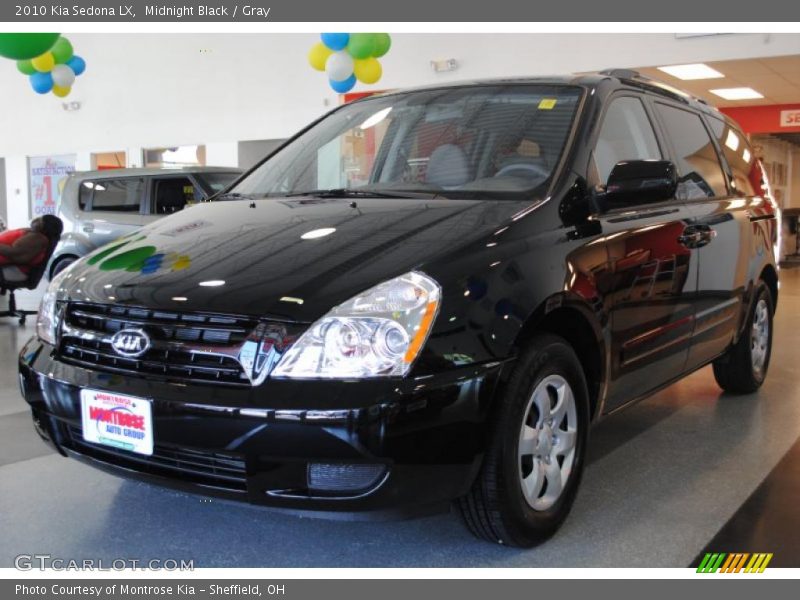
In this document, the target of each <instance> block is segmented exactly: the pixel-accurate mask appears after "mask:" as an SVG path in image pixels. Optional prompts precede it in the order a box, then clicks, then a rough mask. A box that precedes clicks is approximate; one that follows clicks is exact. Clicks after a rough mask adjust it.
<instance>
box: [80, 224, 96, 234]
mask: <svg viewBox="0 0 800 600" xmlns="http://www.w3.org/2000/svg"><path fill="white" fill-rule="evenodd" d="M83 230H84V231H85V232H86V233H92V232H93V231H94V224H92V223H86V224H85V225H84V226H83Z"/></svg>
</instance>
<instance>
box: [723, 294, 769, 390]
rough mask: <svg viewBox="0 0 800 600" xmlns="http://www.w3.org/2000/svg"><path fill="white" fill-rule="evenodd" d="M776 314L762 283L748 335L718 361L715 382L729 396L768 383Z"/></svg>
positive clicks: (751, 316)
mask: <svg viewBox="0 0 800 600" xmlns="http://www.w3.org/2000/svg"><path fill="white" fill-rule="evenodd" d="M772 312H773V305H772V295H771V294H770V291H769V288H768V287H767V286H766V285H765V284H764V283H763V282H760V283H759V285H758V287H757V288H756V295H755V298H754V300H753V305H752V307H751V308H750V312H749V314H748V316H747V324H746V327H745V330H744V333H743V334H742V335H741V336H740V337H739V340H738V341H737V342H736V344H734V345H733V346H731V348H730V349H729V350H728V351H727V352H726V353H725V354H724V355H723V356H721V357H720V358H718V359H717V360H716V361H714V379H716V380H717V383H718V384H719V386H720V387H721V388H722V389H723V390H725V391H726V392H730V393H732V394H749V393H752V392H755V391H756V390H757V389H758V388H759V387H761V384H762V383H764V379H766V377H767V369H768V368H769V359H770V355H771V353H772Z"/></svg>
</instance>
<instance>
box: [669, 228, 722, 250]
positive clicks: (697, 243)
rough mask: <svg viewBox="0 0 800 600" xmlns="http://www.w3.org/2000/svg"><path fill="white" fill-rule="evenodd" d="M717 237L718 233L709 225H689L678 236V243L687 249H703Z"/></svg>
mask: <svg viewBox="0 0 800 600" xmlns="http://www.w3.org/2000/svg"><path fill="white" fill-rule="evenodd" d="M716 236H717V232H716V231H714V230H713V229H711V227H709V226H708V225H689V226H688V227H687V228H686V229H684V230H683V233H682V234H681V235H679V236H678V243H679V244H683V245H684V246H686V247H687V248H702V247H703V246H705V245H706V244H708V243H710V242H711V240H713V239H714V238H715V237H716Z"/></svg>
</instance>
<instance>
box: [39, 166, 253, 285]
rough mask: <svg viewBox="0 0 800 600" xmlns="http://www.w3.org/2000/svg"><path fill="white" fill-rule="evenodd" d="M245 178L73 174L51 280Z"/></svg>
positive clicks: (232, 172) (186, 172)
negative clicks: (92, 254)
mask: <svg viewBox="0 0 800 600" xmlns="http://www.w3.org/2000/svg"><path fill="white" fill-rule="evenodd" d="M241 173H242V171H241V170H240V169H232V168H226V167H182V168H176V169H173V168H170V169H157V168H146V169H122V170H113V171H84V172H81V173H75V174H73V175H72V176H70V178H69V179H68V180H67V183H66V185H65V186H64V192H63V194H62V196H61V208H60V209H59V217H61V220H62V221H63V222H64V233H63V235H62V236H61V241H60V242H59V244H58V246H57V247H56V249H55V252H53V257H52V258H51V259H50V264H49V265H48V267H47V270H46V271H45V273H46V274H47V276H48V278H51V277H53V276H54V275H56V274H57V273H58V272H59V271H61V270H63V269H64V268H66V267H67V266H69V265H70V264H72V263H73V262H74V261H76V260H77V259H79V258H80V257H82V256H84V255H86V254H88V253H89V252H91V251H92V250H94V249H95V248H97V247H99V246H102V245H104V244H107V243H108V242H111V241H113V240H115V239H117V238H118V237H120V236H122V235H125V234H127V233H130V232H131V231H133V230H135V229H137V228H139V227H142V226H143V225H147V224H148V223H151V222H153V221H155V220H156V219H158V218H160V217H164V216H166V215H171V214H172V213H175V212H178V211H179V210H181V209H183V208H184V207H185V206H187V205H189V204H192V203H194V202H202V201H203V200H206V199H208V198H209V197H211V196H213V195H214V194H216V193H217V192H219V191H221V190H223V189H225V188H226V187H228V185H229V184H231V183H233V181H234V180H235V179H236V178H238V177H239V175H241Z"/></svg>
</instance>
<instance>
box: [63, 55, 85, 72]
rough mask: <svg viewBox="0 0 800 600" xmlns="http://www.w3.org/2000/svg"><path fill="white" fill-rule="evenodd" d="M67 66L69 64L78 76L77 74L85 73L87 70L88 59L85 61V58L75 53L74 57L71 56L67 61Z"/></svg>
mask: <svg viewBox="0 0 800 600" xmlns="http://www.w3.org/2000/svg"><path fill="white" fill-rule="evenodd" d="M67 66H68V67H69V68H70V69H72V71H73V72H74V73H75V75H76V76H77V75H80V74H81V73H83V72H84V71H85V70H86V61H85V60H83V59H82V58H81V57H80V56H78V55H73V57H72V58H70V59H69V60H68V61H67Z"/></svg>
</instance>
